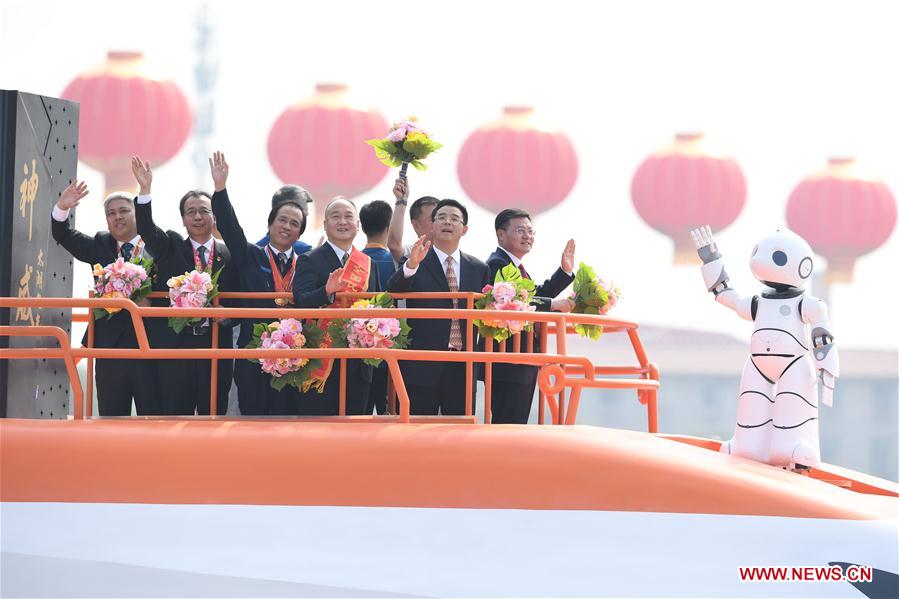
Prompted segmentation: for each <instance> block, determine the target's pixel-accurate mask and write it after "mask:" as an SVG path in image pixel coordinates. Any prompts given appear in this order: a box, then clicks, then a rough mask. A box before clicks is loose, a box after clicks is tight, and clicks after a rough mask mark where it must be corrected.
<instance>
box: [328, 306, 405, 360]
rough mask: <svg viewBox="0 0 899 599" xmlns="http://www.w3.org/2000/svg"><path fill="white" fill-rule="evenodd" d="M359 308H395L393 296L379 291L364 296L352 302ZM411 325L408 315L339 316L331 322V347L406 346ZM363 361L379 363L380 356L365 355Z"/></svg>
mask: <svg viewBox="0 0 899 599" xmlns="http://www.w3.org/2000/svg"><path fill="white" fill-rule="evenodd" d="M352 307H353V308H356V309H365V310H379V309H383V308H392V307H393V298H392V297H390V295H389V294H387V293H379V294H378V295H376V296H374V297H373V298H372V299H370V300H367V299H362V300H359V301H357V302H356V303H354V304H353V305H352ZM409 330H410V329H409V325H408V324H407V323H406V319H405V318H392V317H387V316H376V315H375V314H372V315H371V316H368V315H366V316H365V317H362V318H340V319H336V320H332V321H331V323H330V324H329V325H328V334H329V335H330V337H331V341H332V347H357V348H365V349H369V348H375V349H378V348H383V349H405V348H406V347H407V346H408V344H409ZM362 361H363V362H365V363H366V364H371V365H372V366H378V365H379V364H380V363H381V362H382V361H383V360H381V358H363V359H362Z"/></svg>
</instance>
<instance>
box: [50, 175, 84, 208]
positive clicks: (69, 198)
mask: <svg viewBox="0 0 899 599" xmlns="http://www.w3.org/2000/svg"><path fill="white" fill-rule="evenodd" d="M87 193H88V192H87V183H85V182H84V181H73V182H72V183H71V184H69V186H68V187H66V188H65V189H64V190H63V192H62V195H61V196H59V201H58V202H57V203H56V205H57V206H59V209H60V210H71V209H72V208H74V207H76V206H77V205H78V203H79V202H81V200H82V199H83V198H84V196H86V195H87Z"/></svg>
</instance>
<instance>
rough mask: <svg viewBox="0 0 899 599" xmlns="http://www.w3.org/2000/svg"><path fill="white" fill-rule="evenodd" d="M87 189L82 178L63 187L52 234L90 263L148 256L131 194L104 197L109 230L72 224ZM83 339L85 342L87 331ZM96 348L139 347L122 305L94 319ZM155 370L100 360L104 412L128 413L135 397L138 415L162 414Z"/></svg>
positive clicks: (150, 365) (149, 364) (140, 363)
mask: <svg viewBox="0 0 899 599" xmlns="http://www.w3.org/2000/svg"><path fill="white" fill-rule="evenodd" d="M87 193H88V192H87V185H85V184H84V183H83V182H80V181H75V182H74V183H72V184H71V185H69V186H68V187H67V188H66V189H65V191H63V193H62V195H61V196H60V198H59V201H58V202H57V204H56V206H54V207H53V213H52V217H51V218H52V222H51V230H52V232H53V239H55V240H56V242H57V243H58V244H60V245H62V246H63V247H64V248H65V249H66V251H68V252H69V253H70V254H72V256H73V257H74V258H75V259H76V260H79V261H80V262H86V263H87V264H89V265H94V264H99V265H101V266H106V265H107V264H109V263H111V262H115V261H116V260H117V259H118V258H120V257H121V258H124V259H125V260H130V259H131V258H132V257H135V256H149V254H150V252H148V251H147V249H146V247H145V246H144V243H143V241H142V240H141V238H140V236H139V235H138V234H137V225H136V224H135V222H134V199H133V198H132V197H131V196H130V195H129V194H127V193H123V192H116V193H112V194H110V195H109V196H108V197H107V198H106V200H105V201H104V202H103V210H104V211H105V212H106V225H107V226H108V227H109V232H108V233H106V232H99V233H97V234H96V235H94V236H93V237H88V236H87V235H85V234H84V233H81V232H80V231H77V230H75V229H74V228H73V227H72V220H73V219H71V218H69V214H70V210H71V209H72V208H75V207H76V206H78V204H79V202H80V201H81V199H82V198H84V196H86V195H87ZM82 344H83V345H87V335H85V338H84V340H82ZM94 347H103V348H123V349H126V348H136V347H137V338H136V337H135V335H134V327H133V325H132V324H131V317H130V316H129V314H128V312H126V311H124V310H122V311H121V312H118V313H116V314H111V315H109V316H107V317H105V318H102V319H100V320H97V321H96V322H95V323H94ZM155 370H156V368H155V362H154V361H152V360H118V359H102V360H100V359H98V360H97V361H96V378H97V403H98V405H99V412H100V415H101V416H130V415H131V400H132V398H133V399H134V405H135V408H136V410H137V414H138V415H140V416H148V415H155V414H160V413H161V406H160V399H159V393H158V392H157V389H156V375H155Z"/></svg>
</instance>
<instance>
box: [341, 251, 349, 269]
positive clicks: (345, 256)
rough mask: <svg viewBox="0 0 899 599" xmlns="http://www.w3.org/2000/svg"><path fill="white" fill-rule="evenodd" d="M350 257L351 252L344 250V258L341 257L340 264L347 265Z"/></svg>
mask: <svg viewBox="0 0 899 599" xmlns="http://www.w3.org/2000/svg"><path fill="white" fill-rule="evenodd" d="M349 259H350V253H349V252H344V253H343V258H341V259H340V265H341V266H346V261H347V260H349Z"/></svg>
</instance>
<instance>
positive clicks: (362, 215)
mask: <svg viewBox="0 0 899 599" xmlns="http://www.w3.org/2000/svg"><path fill="white" fill-rule="evenodd" d="M392 217H393V208H391V207H390V204H388V203H387V202H383V201H381V200H374V201H372V202H369V203H368V204H366V205H365V206H363V207H362V208H361V209H360V210H359V222H360V224H361V225H362V232H363V233H365V237H366V240H367V243H366V244H365V249H364V250H362V252H363V253H365V254H368V256H369V257H370V258H371V260H372V262H374V263H375V264H376V265H377V268H378V282H379V283H380V284H381V285H380V288H381V289H387V281H389V280H390V277H392V276H393V272H394V271H395V270H396V267H395V266H394V262H393V256H391V255H390V250H389V249H387V230H388V229H389V227H390V219H391V218H392ZM369 389H370V390H369V394H368V406H367V407H366V411H365V413H366V414H371V413H372V409H377V411H378V414H384V413H386V411H387V363H386V362H381V365H380V366H378V367H377V368H375V369H374V371H373V372H372V378H371V387H370V388H369Z"/></svg>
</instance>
